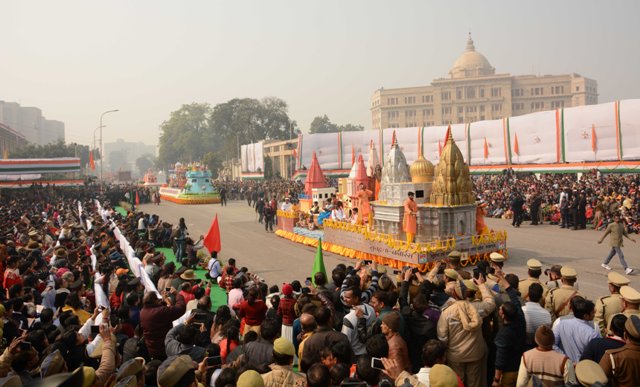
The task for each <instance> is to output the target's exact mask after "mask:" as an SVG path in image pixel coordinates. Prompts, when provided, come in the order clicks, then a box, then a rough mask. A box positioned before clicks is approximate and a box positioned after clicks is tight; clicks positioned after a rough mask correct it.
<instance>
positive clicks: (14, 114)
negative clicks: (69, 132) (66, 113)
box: [0, 101, 64, 145]
mask: <svg viewBox="0 0 640 387" xmlns="http://www.w3.org/2000/svg"><path fill="white" fill-rule="evenodd" d="M0 124H4V125H6V126H8V127H9V128H11V129H13V130H15V131H16V132H18V133H20V134H21V135H22V136H24V138H25V139H26V140H27V141H28V142H30V143H33V144H36V145H46V144H50V143H53V142H57V141H64V122H61V121H56V120H47V119H46V118H45V117H43V116H42V110H40V109H39V108H37V107H30V106H20V104H18V103H16V102H5V101H0Z"/></svg>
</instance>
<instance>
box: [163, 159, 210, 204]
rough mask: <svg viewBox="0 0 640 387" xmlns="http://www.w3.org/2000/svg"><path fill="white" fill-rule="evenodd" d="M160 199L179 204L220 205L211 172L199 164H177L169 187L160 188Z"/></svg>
mask: <svg viewBox="0 0 640 387" xmlns="http://www.w3.org/2000/svg"><path fill="white" fill-rule="evenodd" d="M160 197H161V198H162V199H163V200H167V201H170V202H173V203H177V204H211V203H220V194H219V193H218V192H217V191H216V189H215V188H214V187H213V184H212V182H211V171H209V169H208V168H207V167H206V166H204V165H202V164H199V163H192V164H189V165H186V166H184V165H182V164H181V163H176V164H175V169H174V170H173V171H171V173H170V177H169V184H168V186H163V187H161V188H160Z"/></svg>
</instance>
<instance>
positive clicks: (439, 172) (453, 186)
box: [430, 127, 475, 206]
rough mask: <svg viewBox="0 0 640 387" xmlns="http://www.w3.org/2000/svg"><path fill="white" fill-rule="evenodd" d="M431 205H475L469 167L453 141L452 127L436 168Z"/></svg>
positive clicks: (449, 129)
mask: <svg viewBox="0 0 640 387" xmlns="http://www.w3.org/2000/svg"><path fill="white" fill-rule="evenodd" d="M430 203H431V204H434V205H436V206H462V205H467V204H474V203H475V200H474V196H473V185H472V183H471V176H470V174H469V167H468V166H467V164H465V162H464V158H463V157H462V152H460V149H459V148H458V146H457V145H456V144H455V142H454V141H453V136H452V135H451V127H449V128H448V129H447V137H446V139H445V145H444V148H443V149H442V155H441V156H440V162H439V163H438V165H437V166H436V168H435V178H434V182H433V187H432V190H431V200H430Z"/></svg>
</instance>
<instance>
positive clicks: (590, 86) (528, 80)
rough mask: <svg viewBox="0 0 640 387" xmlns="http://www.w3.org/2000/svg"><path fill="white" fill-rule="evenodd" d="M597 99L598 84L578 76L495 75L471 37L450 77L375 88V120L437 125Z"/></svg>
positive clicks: (383, 124)
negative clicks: (424, 84) (414, 83)
mask: <svg viewBox="0 0 640 387" xmlns="http://www.w3.org/2000/svg"><path fill="white" fill-rule="evenodd" d="M597 103H598V85H597V82H596V81H595V80H593V79H589V78H586V77H583V76H580V75H578V74H566V75H543V76H536V75H515V76H514V75H511V74H496V71H495V68H493V67H492V66H491V64H490V63H489V61H488V60H487V58H485V56H484V55H482V54H481V53H479V52H478V51H476V49H475V46H474V44H473V40H472V39H471V36H469V39H468V41H467V47H466V49H465V52H464V53H463V54H462V55H461V56H460V57H459V58H458V59H457V60H456V61H455V62H454V64H453V67H452V68H451V70H450V71H449V77H448V78H440V79H435V80H433V81H432V82H431V85H429V86H417V87H405V88H396V89H385V88H381V89H379V90H376V91H375V92H374V93H373V97H372V98H371V118H372V128H373V129H381V128H382V129H384V128H400V127H414V126H435V125H447V124H456V123H466V122H473V121H482V120H493V119H499V118H504V117H510V116H518V115H522V114H527V113H532V112H537V111H542V110H550V109H556V108H562V107H571V106H581V105H593V104H597Z"/></svg>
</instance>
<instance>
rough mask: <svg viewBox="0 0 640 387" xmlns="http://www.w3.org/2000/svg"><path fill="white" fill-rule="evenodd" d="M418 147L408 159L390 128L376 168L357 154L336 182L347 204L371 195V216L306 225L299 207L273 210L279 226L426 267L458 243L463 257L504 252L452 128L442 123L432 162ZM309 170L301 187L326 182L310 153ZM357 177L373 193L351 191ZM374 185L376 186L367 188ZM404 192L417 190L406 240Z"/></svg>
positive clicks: (285, 233) (304, 239) (353, 252)
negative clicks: (342, 178)
mask: <svg viewBox="0 0 640 387" xmlns="http://www.w3.org/2000/svg"><path fill="white" fill-rule="evenodd" d="M418 155H419V156H418V158H417V160H416V161H415V162H413V163H412V164H411V166H410V167H409V165H407V161H406V158H405V156H404V153H403V152H402V150H401V148H400V146H399V145H398V141H397V139H396V136H395V135H394V136H393V139H392V144H391V149H390V151H389V152H388V154H387V157H386V160H385V163H384V166H383V167H382V170H381V173H379V176H376V174H375V172H374V171H375V170H376V169H378V170H379V169H380V168H379V165H369V167H368V168H367V167H365V166H364V161H363V159H362V157H359V158H358V160H357V162H356V163H354V165H353V166H352V171H353V174H352V176H350V177H349V178H347V179H346V180H345V181H342V182H341V184H340V186H341V188H340V190H339V191H340V192H339V193H338V196H340V195H342V196H343V197H348V198H350V200H351V202H350V205H351V206H352V207H359V208H362V206H363V203H362V202H361V201H363V200H364V201H367V202H368V200H367V199H370V200H372V201H371V202H370V207H371V208H372V213H373V216H372V217H370V218H369V219H370V221H369V222H367V220H366V217H363V218H365V219H363V220H362V221H358V222H355V223H354V222H340V221H334V220H330V219H324V220H323V222H322V224H321V225H318V228H317V229H315V227H312V229H310V228H308V227H299V219H300V218H301V217H302V216H301V214H299V213H296V212H294V211H278V214H277V215H278V223H277V228H278V230H277V231H276V234H277V235H279V236H281V237H283V238H286V239H289V240H291V241H294V242H297V243H302V244H306V245H310V246H317V244H318V242H319V240H322V248H323V249H324V250H327V251H329V252H332V253H335V254H339V255H342V256H346V257H350V258H357V259H362V260H372V261H375V262H377V263H379V264H384V265H387V266H390V267H394V268H401V267H404V266H415V267H420V268H421V269H422V270H426V269H428V268H430V267H431V266H432V265H433V264H435V263H436V262H438V261H440V260H443V259H445V258H446V257H447V255H448V254H449V253H450V252H451V251H453V250H458V251H460V252H461V253H462V255H463V257H464V258H465V260H464V262H466V263H467V264H475V262H476V261H477V260H478V259H486V258H487V257H488V255H489V254H490V253H492V252H496V251H497V252H500V253H502V254H506V253H507V251H506V239H507V234H506V232H505V231H492V230H489V229H488V228H487V227H486V225H485V224H484V220H483V219H482V217H483V207H482V205H479V203H476V201H475V196H474V194H473V184H472V182H471V176H470V173H469V167H468V165H467V164H466V163H465V162H464V159H463V156H462V152H461V151H460V149H459V148H458V146H457V145H456V143H455V141H454V139H453V136H452V135H451V131H450V130H448V131H447V134H446V137H445V141H444V146H443V148H442V152H441V154H440V160H439V162H438V164H437V165H436V166H434V165H433V164H432V163H431V162H429V161H428V160H426V159H425V158H424V155H423V154H422V149H421V147H420V146H419V147H418ZM367 169H369V170H370V172H369V173H367ZM309 176H310V177H312V181H307V184H306V187H305V188H306V189H308V190H309V192H312V191H313V189H316V190H318V189H324V188H325V187H326V185H323V183H324V181H321V179H320V177H319V176H321V177H322V180H323V179H324V176H323V175H322V170H321V169H320V166H319V163H318V162H317V157H316V155H315V154H314V155H313V157H312V162H311V167H310V168H309ZM377 177H379V180H378V179H377ZM361 184H363V185H364V187H365V190H363V191H362V192H367V193H368V194H370V197H369V198H367V199H364V198H362V196H361V195H362V193H360V192H356V190H357V189H358V187H359V186H360V185H361ZM376 185H379V189H374V190H369V189H368V187H372V186H373V187H376ZM376 188H377V187H376ZM376 191H377V192H376ZM409 192H413V193H414V194H415V199H414V200H415V203H416V204H417V211H415V217H416V230H415V238H414V240H413V241H412V242H408V241H407V235H406V233H405V228H404V227H403V220H404V219H405V206H404V201H405V200H406V199H407V195H408V193H409ZM376 195H377V198H376ZM301 208H302V207H301ZM360 213H362V210H361V211H360ZM304 215H305V214H303V216H304ZM321 216H322V215H321ZM316 224H317V222H316Z"/></svg>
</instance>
